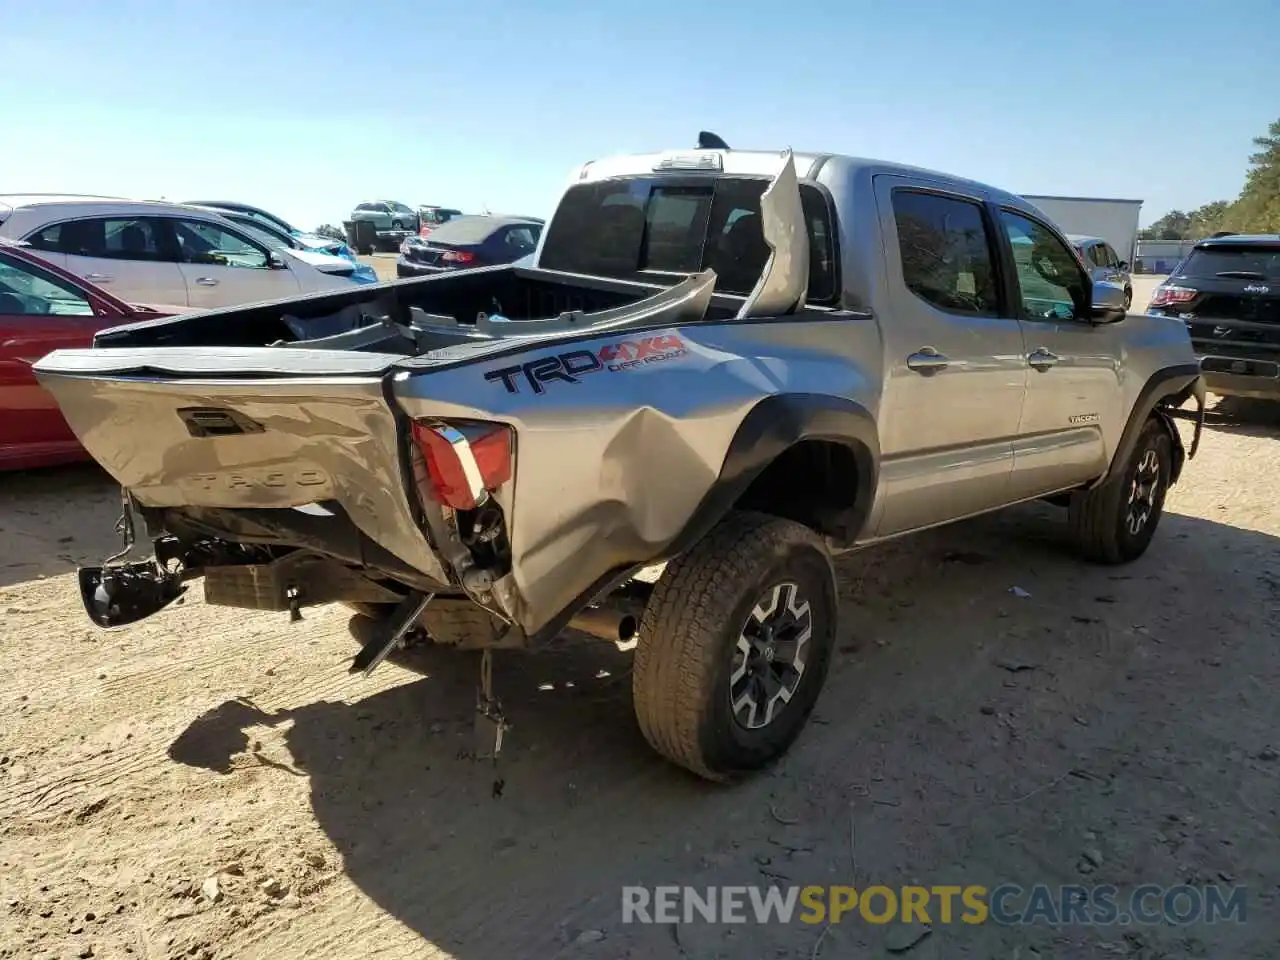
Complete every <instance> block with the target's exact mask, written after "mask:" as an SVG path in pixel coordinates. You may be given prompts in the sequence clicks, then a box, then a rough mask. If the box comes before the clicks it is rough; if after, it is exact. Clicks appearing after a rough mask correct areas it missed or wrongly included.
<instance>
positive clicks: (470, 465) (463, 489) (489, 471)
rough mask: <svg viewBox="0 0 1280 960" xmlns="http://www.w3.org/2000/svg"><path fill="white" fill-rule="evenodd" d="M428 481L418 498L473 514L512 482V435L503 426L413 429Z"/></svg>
mask: <svg viewBox="0 0 1280 960" xmlns="http://www.w3.org/2000/svg"><path fill="white" fill-rule="evenodd" d="M413 441H414V443H415V444H417V447H418V450H419V451H420V452H421V453H422V459H423V462H424V464H425V466H426V476H425V477H421V476H419V477H418V478H417V479H418V488H419V490H420V491H421V492H422V495H423V496H425V497H427V498H428V499H430V500H433V501H435V502H436V503H442V504H444V505H445V506H447V507H452V508H453V509H454V510H474V509H475V508H476V507H477V506H479V505H480V504H481V503H483V502H484V501H485V500H486V499H487V498H488V495H489V494H490V493H492V492H494V491H495V490H497V489H499V488H500V487H501V486H502V485H503V484H505V483H506V482H507V481H508V480H510V479H511V461H512V444H511V430H510V428H509V427H505V426H502V425H501V424H492V423H485V424H452V423H438V422H435V423H432V422H418V421H415V422H414V424H413Z"/></svg>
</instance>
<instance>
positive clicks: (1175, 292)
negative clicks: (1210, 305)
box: [1151, 284, 1200, 307]
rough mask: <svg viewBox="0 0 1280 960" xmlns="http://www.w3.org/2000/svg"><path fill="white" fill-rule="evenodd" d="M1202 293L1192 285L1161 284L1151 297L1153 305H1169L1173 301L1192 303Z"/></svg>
mask: <svg viewBox="0 0 1280 960" xmlns="http://www.w3.org/2000/svg"><path fill="white" fill-rule="evenodd" d="M1199 293H1200V291H1199V290H1192V289H1191V288H1190V287H1173V286H1167V285H1165V284H1161V285H1160V286H1158V287H1156V292H1155V293H1154V294H1153V295H1152V297H1151V306H1153V307H1167V306H1168V305H1169V304H1171V303H1190V302H1191V301H1192V300H1194V299H1195V298H1196V296H1197V295H1198V294H1199Z"/></svg>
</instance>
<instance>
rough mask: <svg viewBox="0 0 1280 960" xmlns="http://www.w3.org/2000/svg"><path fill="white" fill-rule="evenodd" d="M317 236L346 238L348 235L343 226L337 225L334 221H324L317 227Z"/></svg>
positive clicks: (336, 238) (335, 238)
mask: <svg viewBox="0 0 1280 960" xmlns="http://www.w3.org/2000/svg"><path fill="white" fill-rule="evenodd" d="M315 232H316V236H317V237H332V238H333V239H334V240H346V239H347V235H346V233H345V232H344V231H343V229H342V228H341V227H335V226H334V225H333V224H332V223H322V224H320V226H318V227H316V230H315Z"/></svg>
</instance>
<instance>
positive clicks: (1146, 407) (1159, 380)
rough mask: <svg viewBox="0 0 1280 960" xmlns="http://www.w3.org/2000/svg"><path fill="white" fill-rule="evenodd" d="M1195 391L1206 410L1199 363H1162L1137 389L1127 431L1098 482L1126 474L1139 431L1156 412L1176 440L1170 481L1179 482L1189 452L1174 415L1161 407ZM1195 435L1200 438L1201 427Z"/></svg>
mask: <svg viewBox="0 0 1280 960" xmlns="http://www.w3.org/2000/svg"><path fill="white" fill-rule="evenodd" d="M1192 395H1194V396H1196V397H1197V399H1198V400H1199V403H1200V408H1201V411H1202V412H1203V409H1204V381H1203V380H1201V378H1200V365H1199V364H1198V363H1179V364H1174V365H1172V366H1168V367H1161V368H1160V369H1159V370H1157V371H1156V372H1155V373H1153V374H1152V375H1151V376H1150V377H1148V378H1147V382H1146V383H1145V384H1143V385H1142V390H1141V391H1140V392H1139V393H1138V399H1137V400H1136V401H1135V402H1134V405H1133V408H1132V409H1131V410H1130V411H1129V419H1128V421H1127V422H1126V423H1125V425H1124V432H1123V433H1122V434H1121V435H1120V442H1119V443H1118V444H1116V450H1115V453H1114V454H1113V455H1112V457H1111V465H1110V466H1109V467H1108V468H1107V472H1106V473H1105V474H1104V475H1103V477H1102V478H1101V479H1100V480H1099V481H1098V484H1097V485H1098V486H1101V485H1102V484H1104V483H1108V482H1109V481H1112V480H1114V479H1115V478H1116V477H1118V476H1121V475H1122V474H1123V472H1124V469H1125V467H1126V465H1127V464H1128V463H1129V458H1130V457H1131V456H1132V455H1133V448H1134V447H1135V446H1136V445H1137V443H1138V434H1140V433H1141V432H1142V428H1143V426H1144V425H1145V424H1146V422H1147V421H1148V420H1149V419H1151V417H1152V416H1153V415H1154V416H1155V418H1156V419H1157V421H1158V422H1159V423H1160V424H1161V425H1162V426H1163V427H1164V429H1165V430H1166V431H1168V433H1169V440H1170V442H1171V443H1172V444H1173V451H1174V454H1173V458H1174V462H1173V468H1172V470H1171V472H1170V477H1169V482H1170V485H1172V484H1174V483H1177V481H1178V477H1179V476H1180V475H1181V473H1182V465H1183V463H1184V462H1185V461H1186V459H1187V454H1186V452H1185V450H1184V449H1183V446H1182V437H1181V436H1180V435H1179V434H1178V430H1177V428H1176V427H1175V426H1174V423H1173V418H1172V417H1171V416H1170V415H1169V414H1168V413H1167V412H1166V411H1165V410H1163V409H1161V407H1162V405H1163V404H1165V403H1166V401H1171V400H1172V401H1175V405H1180V404H1182V403H1183V402H1185V401H1186V399H1187V398H1188V397H1190V396H1192ZM1196 436H1197V441H1198V439H1199V430H1198V429H1197V434H1196ZM1194 453H1195V445H1193V446H1192V455H1194Z"/></svg>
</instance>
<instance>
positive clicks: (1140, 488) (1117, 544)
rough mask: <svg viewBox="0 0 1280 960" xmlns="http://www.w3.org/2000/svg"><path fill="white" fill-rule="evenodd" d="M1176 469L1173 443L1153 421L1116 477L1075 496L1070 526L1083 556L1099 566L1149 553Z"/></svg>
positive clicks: (1139, 437) (1144, 430)
mask: <svg viewBox="0 0 1280 960" xmlns="http://www.w3.org/2000/svg"><path fill="white" fill-rule="evenodd" d="M1172 468H1173V444H1172V441H1171V440H1170V439H1169V434H1168V433H1167V432H1166V431H1165V427H1164V425H1163V424H1161V423H1160V421H1158V420H1156V419H1154V418H1153V419H1150V420H1148V421H1147V422H1146V424H1144V425H1143V428H1142V432H1141V433H1140V434H1138V442H1137V443H1136V444H1135V445H1134V448H1133V452H1132V453H1131V454H1130V455H1129V460H1128V462H1127V463H1126V464H1125V467H1124V470H1123V471H1122V472H1121V473H1120V474H1119V475H1117V476H1116V477H1115V478H1113V479H1111V480H1108V481H1107V482H1106V483H1104V484H1102V486H1099V487H1095V488H1094V489H1092V490H1089V491H1085V492H1082V493H1076V494H1073V495H1072V498H1071V504H1070V506H1069V507H1068V522H1069V523H1070V524H1071V532H1072V536H1073V538H1074V540H1075V542H1076V546H1077V548H1078V549H1079V550H1080V552H1081V554H1082V555H1083V556H1084V557H1085V558H1086V559H1089V560H1092V561H1094V562H1096V563H1111V564H1116V563H1128V562H1129V561H1130V560H1136V559H1137V558H1138V557H1140V556H1142V554H1143V553H1145V552H1146V550H1147V547H1148V546H1149V545H1150V543H1151V538H1152V537H1153V536H1155V532H1156V527H1157V526H1158V525H1159V523H1160V517H1161V515H1162V514H1163V512H1164V498H1165V495H1166V494H1167V493H1168V490H1169V480H1170V477H1171V471H1172Z"/></svg>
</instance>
